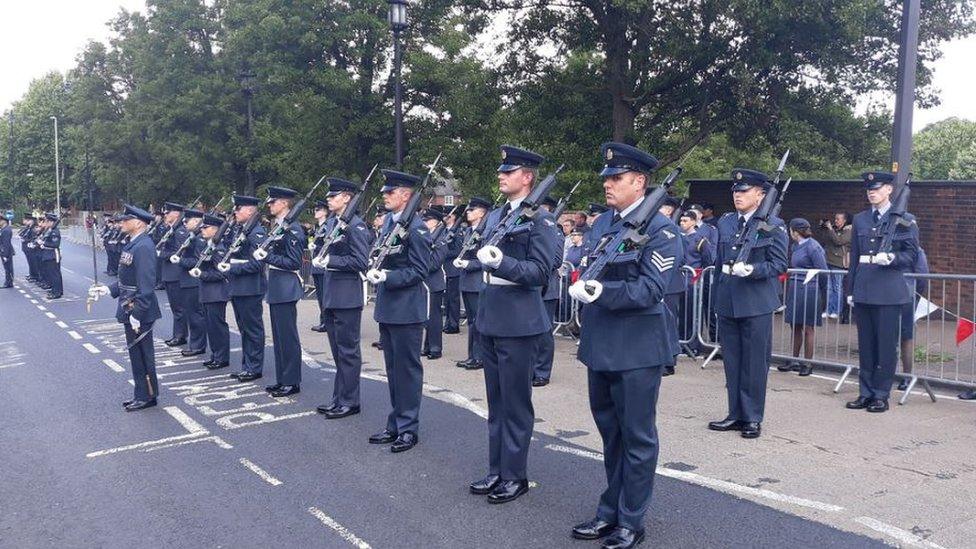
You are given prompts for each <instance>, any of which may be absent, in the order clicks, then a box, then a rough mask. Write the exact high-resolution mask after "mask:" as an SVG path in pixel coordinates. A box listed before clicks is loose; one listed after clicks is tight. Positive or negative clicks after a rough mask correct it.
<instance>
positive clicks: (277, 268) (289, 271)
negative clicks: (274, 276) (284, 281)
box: [268, 265, 299, 274]
mask: <svg viewBox="0 0 976 549" xmlns="http://www.w3.org/2000/svg"><path fill="white" fill-rule="evenodd" d="M268 268H269V269H271V270H272V271H281V272H284V273H293V274H299V272H298V271H292V270H290V269H282V268H281V267H275V266H274V265H268Z"/></svg>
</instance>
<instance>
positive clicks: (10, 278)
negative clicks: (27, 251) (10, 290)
mask: <svg viewBox="0 0 976 549" xmlns="http://www.w3.org/2000/svg"><path fill="white" fill-rule="evenodd" d="M0 263H3V285H4V286H9V285H11V284H13V283H14V258H13V256H10V257H0Z"/></svg>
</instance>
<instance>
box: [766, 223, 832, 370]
mask: <svg viewBox="0 0 976 549" xmlns="http://www.w3.org/2000/svg"><path fill="white" fill-rule="evenodd" d="M812 236H813V231H812V230H811V228H810V222H809V221H807V220H806V219H803V218H796V219H792V220H790V239H791V240H793V253H792V254H791V256H790V268H791V269H805V270H809V269H820V270H826V269H827V259H826V257H825V254H824V249H823V247H821V246H820V243H819V242H817V241H816V240H814V239H813V238H812ZM787 280H788V282H787V286H786V313H785V314H784V315H783V320H785V321H786V323H787V324H790V325H791V326H793V356H794V357H799V356H800V348H801V347H802V348H803V356H804V358H806V359H807V360H810V359H812V358H813V345H814V342H813V339H814V329H815V327H816V326H820V325H821V323H822V320H821V316H820V314H819V313H820V307H819V302H820V291H819V290H818V288H817V286H818V284H817V282H815V281H816V280H817V278H814V279H811V280H809V281H808V280H807V273H806V272H798V273H790V275H789V278H788V279H787ZM776 369H777V370H779V371H781V372H789V371H798V372H800V375H801V376H808V375H810V373H811V372H813V365H812V364H810V363H809V362H806V363H804V364H800V363H799V362H796V361H794V362H790V363H788V364H783V365H780V366H777V367H776Z"/></svg>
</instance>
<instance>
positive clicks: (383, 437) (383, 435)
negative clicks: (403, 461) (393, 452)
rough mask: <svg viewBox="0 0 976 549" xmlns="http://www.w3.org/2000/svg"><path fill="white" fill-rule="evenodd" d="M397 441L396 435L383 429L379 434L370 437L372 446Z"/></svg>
mask: <svg viewBox="0 0 976 549" xmlns="http://www.w3.org/2000/svg"><path fill="white" fill-rule="evenodd" d="M396 439H397V436H396V433H393V432H390V431H388V430H386V429H383V430H382V431H380V432H379V433H376V434H375V435H373V436H371V437H369V443H370V444H389V443H391V442H393V441H394V440H396Z"/></svg>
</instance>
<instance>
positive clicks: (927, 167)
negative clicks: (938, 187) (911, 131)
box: [912, 118, 976, 179]
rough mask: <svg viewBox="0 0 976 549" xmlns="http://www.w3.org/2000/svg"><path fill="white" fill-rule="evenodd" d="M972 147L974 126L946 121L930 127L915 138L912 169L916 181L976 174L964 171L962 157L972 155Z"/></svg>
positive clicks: (974, 134)
mask: <svg viewBox="0 0 976 549" xmlns="http://www.w3.org/2000/svg"><path fill="white" fill-rule="evenodd" d="M974 146H976V122H971V121H969V120H961V119H959V118H947V119H945V120H941V121H939V122H935V123H933V124H929V125H928V126H926V127H925V128H923V129H922V131H920V132H918V134H916V135H915V142H914V151H913V153H912V165H913V166H912V169H913V171H914V172H915V174H916V178H918V179H961V178H965V177H973V176H974V175H976V174H973V173H972V172H971V171H969V170H967V169H966V168H965V166H964V164H965V160H964V159H963V158H962V157H963V156H964V155H967V154H972V153H971V151H972V149H973V147H974ZM960 162H962V164H960ZM963 174H970V175H963Z"/></svg>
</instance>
